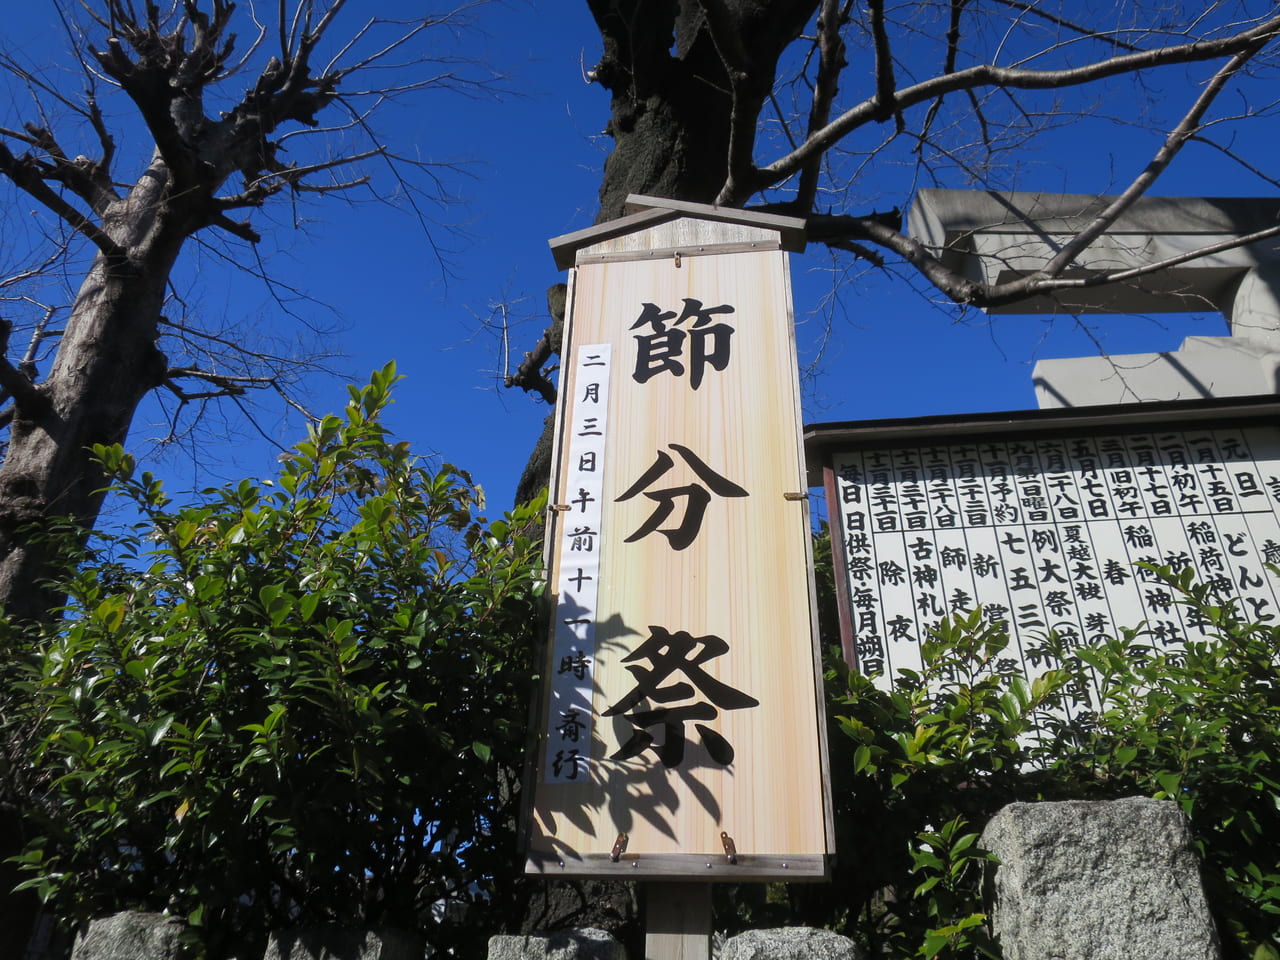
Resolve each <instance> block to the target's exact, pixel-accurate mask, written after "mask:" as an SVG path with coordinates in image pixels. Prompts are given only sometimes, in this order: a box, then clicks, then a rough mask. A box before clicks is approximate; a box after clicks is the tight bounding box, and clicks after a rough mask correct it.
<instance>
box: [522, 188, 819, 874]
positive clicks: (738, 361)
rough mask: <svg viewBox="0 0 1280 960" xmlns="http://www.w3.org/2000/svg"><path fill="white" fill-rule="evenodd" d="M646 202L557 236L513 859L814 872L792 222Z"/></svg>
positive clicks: (815, 793)
mask: <svg viewBox="0 0 1280 960" xmlns="http://www.w3.org/2000/svg"><path fill="white" fill-rule="evenodd" d="M645 203H646V204H647V205H648V206H647V209H645V210H643V211H642V212H640V213H638V214H636V215H634V216H631V217H628V218H624V220H622V221H615V223H613V224H606V225H604V226H603V227H599V228H594V229H593V230H590V231H585V232H584V233H582V234H578V235H573V236H570V237H566V238H561V240H560V241H553V248H554V249H555V250H556V252H557V254H558V255H559V256H560V257H561V258H562V260H567V259H570V258H572V259H573V262H575V263H576V266H575V267H574V269H573V271H572V277H571V283H570V297H569V307H568V316H567V320H566V327H565V337H564V348H563V352H562V356H563V358H564V362H563V367H562V374H561V394H560V395H561V400H560V405H559V412H558V416H559V417H560V424H559V433H558V436H559V440H558V451H557V457H556V468H555V475H554V477H553V485H552V489H551V508H550V512H549V517H550V523H549V530H548V538H549V548H550V571H549V573H550V578H551V581H550V582H551V585H552V587H553V589H554V590H555V591H556V607H555V615H554V623H553V625H552V630H551V635H550V642H549V643H548V648H549V649H548V654H547V658H546V661H545V669H544V693H543V698H542V704H541V706H540V708H539V710H538V719H537V723H538V724H539V734H540V739H541V743H540V745H539V750H538V768H537V773H536V783H535V784H534V789H533V803H532V808H531V811H530V814H529V817H528V822H527V846H528V858H527V869H528V871H530V872H533V873H540V874H543V875H552V876H627V877H632V878H641V877H644V878H663V879H679V878H689V877H697V878H698V879H704V880H727V879H731V878H733V879H743V878H757V879H771V878H782V879H804V878H809V879H816V878H821V877H823V876H824V875H825V873H826V860H827V854H828V851H829V850H830V849H831V843H830V840H829V820H830V818H829V815H828V811H829V808H830V803H829V798H828V789H827V787H826V776H825V764H826V761H825V747H824V739H823V719H822V704H821V699H820V696H819V686H818V685H819V682H820V671H819V670H818V665H817V658H816V650H815V643H814V624H813V613H812V589H811V576H810V570H811V563H810V540H809V521H808V504H807V498H806V494H805V490H806V487H805V481H804V463H803V456H802V452H801V449H802V448H801V438H800V409H799V398H798V388H797V374H796V358H795V347H794V338H793V333H792V317H791V295H790V285H789V284H790V281H789V276H788V272H787V254H786V252H785V251H784V250H783V244H784V243H791V242H792V238H793V237H794V235H795V230H796V227H797V225H798V224H797V221H794V220H789V219H786V218H777V217H766V216H762V215H751V214H747V213H744V212H743V211H736V210H733V211H730V210H719V209H718V208H713V207H703V206H698V205H692V204H680V203H672V202H666V201H657V200H655V201H647V200H646V201H645Z"/></svg>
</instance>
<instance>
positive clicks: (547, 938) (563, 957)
mask: <svg viewBox="0 0 1280 960" xmlns="http://www.w3.org/2000/svg"><path fill="white" fill-rule="evenodd" d="M489 960H627V954H626V951H625V950H623V949H622V944H620V943H619V942H618V941H617V940H615V939H614V938H613V935H612V934H610V933H606V932H605V931H604V930H597V929H595V928H594V927H585V928H583V929H581V930H563V931H560V932H557V933H530V934H521V935H519V936H505V935H500V936H496V937H490V938H489Z"/></svg>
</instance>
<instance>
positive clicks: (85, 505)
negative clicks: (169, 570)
mask: <svg viewBox="0 0 1280 960" xmlns="http://www.w3.org/2000/svg"><path fill="white" fill-rule="evenodd" d="M167 185H168V173H167V171H166V170H165V167H164V165H163V163H162V162H161V161H159V160H158V159H157V160H154V161H153V162H152V164H151V167H150V169H149V170H148V172H147V175H145V176H143V177H142V178H141V179H140V180H139V181H138V185H137V186H136V187H135V188H134V189H133V190H132V191H131V192H130V193H129V194H128V195H127V196H126V197H124V198H123V199H121V200H119V201H116V202H115V203H114V204H112V205H111V208H109V209H108V211H107V213H106V216H105V217H104V218H103V220H104V224H103V226H104V232H105V233H106V234H107V235H108V236H109V237H110V238H111V239H112V240H113V241H115V243H117V244H118V245H119V246H120V247H121V248H122V249H123V250H125V251H127V254H126V255H123V256H110V255H108V254H104V253H99V254H98V256H97V258H96V260H95V262H94V264H93V267H92V269H91V270H90V271H89V274H88V276H87V277H86V278H85V280H84V282H83V283H82V284H81V286H80V290H79V292H78V294H77V296H76V300H75V304H74V305H73V307H72V310H71V314H70V317H69V318H68V320H67V324H66V329H65V332H64V333H63V335H62V341H61V345H60V346H59V349H58V354H57V359H56V360H55V362H54V366H53V368H52V370H50V372H49V376H48V377H47V378H46V379H45V381H44V382H43V383H41V384H39V385H38V386H37V385H31V384H28V385H27V387H26V388H21V389H20V390H19V391H17V392H15V396H14V400H15V413H14V418H13V423H12V425H11V428H10V436H9V449H8V451H7V453H6V455H5V458H4V462H3V464H2V465H0V604H2V605H3V606H4V609H5V610H7V611H8V613H9V614H10V616H13V617H19V618H22V619H26V620H42V619H46V618H48V617H49V616H50V614H51V610H52V608H53V607H55V606H56V605H57V603H58V598H57V596H56V593H54V592H51V591H50V589H49V588H48V586H47V581H48V580H49V578H50V577H51V576H54V575H56V574H57V573H58V572H59V571H58V570H57V569H56V561H57V552H56V550H54V549H53V546H52V545H51V544H49V543H46V542H45V539H46V538H45V537H44V536H42V534H45V533H47V532H48V530H47V523H48V521H49V520H50V519H51V518H55V517H56V518H60V519H70V520H72V521H73V522H74V523H76V524H78V525H79V526H80V527H81V528H82V529H84V530H86V531H87V530H89V529H90V528H91V527H92V526H93V523H94V521H95V520H96V519H97V516H98V511H99V510H100V508H101V506H102V500H103V489H102V488H103V484H104V478H103V475H102V471H101V470H100V469H99V468H98V467H97V466H96V464H95V463H94V461H93V455H92V452H91V447H92V446H93V445H94V444H113V443H123V442H124V440H125V437H126V436H127V434H128V431H129V424H130V421H131V420H132V418H133V414H134V411H135V410H136V409H137V406H138V403H139V402H140V401H141V400H142V398H143V396H145V395H146V393H147V392H148V391H150V390H152V389H154V388H155V387H156V386H158V385H159V384H160V383H161V382H162V380H163V379H164V375H165V359H164V355H163V354H161V352H160V351H159V349H158V348H157V347H156V345H155V341H156V336H157V326H158V321H159V318H160V310H161V305H162V304H163V302H164V297H165V284H166V282H167V279H168V276H169V271H170V269H171V267H172V266H173V263H174V260H175V259H176V258H177V255H178V251H179V249H180V248H181V244H182V240H183V231H182V230H181V228H180V226H179V227H177V228H175V227H174V226H172V225H170V224H168V223H167V222H166V221H167V220H169V219H171V217H170V216H167V215H166V209H167V208H166V205H165V199H166V192H167Z"/></svg>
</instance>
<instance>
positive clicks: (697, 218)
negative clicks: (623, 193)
mask: <svg viewBox="0 0 1280 960" xmlns="http://www.w3.org/2000/svg"><path fill="white" fill-rule="evenodd" d="M549 242H550V245H551V253H552V255H553V256H554V257H555V260H556V266H557V267H559V268H560V269H561V270H567V269H569V268H570V267H572V266H574V265H575V264H577V263H584V262H596V263H599V262H605V261H608V260H611V259H620V260H621V259H640V258H645V257H671V256H675V255H676V254H679V255H681V256H687V257H692V256H698V255H699V254H703V253H712V252H717V253H723V252H725V249H726V245H729V246H732V247H737V246H738V245H741V247H742V249H748V250H749V249H761V250H764V249H774V250H779V249H780V250H787V251H790V252H792V253H799V252H800V251H802V250H804V247H805V221H804V220H802V219H801V218H799V217H783V216H778V215H777V214H773V213H761V212H759V211H756V210H740V209H738V208H737V207H717V206H715V205H713V204H709V203H691V202H689V201H686V200H667V199H665V198H663V197H646V196H642V195H640V194H632V195H631V196H629V197H627V205H626V215H625V216H622V217H619V218H618V219H616V220H610V221H609V222H608V223H601V224H597V225H596V226H593V227H587V228H586V229H585V230H575V231H574V232H573V233H566V234H564V235H562V236H559V237H555V238H553V239H552V240H551V241H549ZM712 246H714V247H715V250H714V251H713V250H712V249H711V247H712Z"/></svg>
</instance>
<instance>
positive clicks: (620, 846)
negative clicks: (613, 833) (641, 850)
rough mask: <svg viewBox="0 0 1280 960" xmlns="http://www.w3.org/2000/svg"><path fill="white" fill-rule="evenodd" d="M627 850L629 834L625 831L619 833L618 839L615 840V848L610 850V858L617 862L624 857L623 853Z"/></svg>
mask: <svg viewBox="0 0 1280 960" xmlns="http://www.w3.org/2000/svg"><path fill="white" fill-rule="evenodd" d="M626 852H627V835H626V834H625V833H620V834H618V839H617V840H615V841H613V849H612V850H610V851H609V859H610V860H612V861H613V862H614V863H617V862H618V861H619V860H621V859H622V855H623V854H624V853H626Z"/></svg>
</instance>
